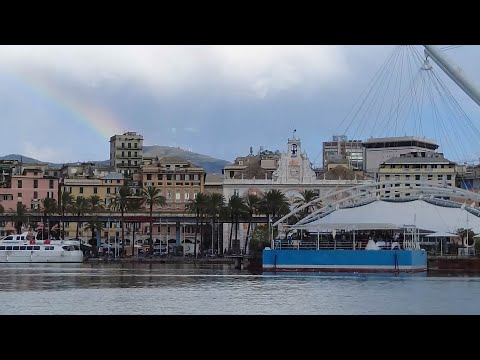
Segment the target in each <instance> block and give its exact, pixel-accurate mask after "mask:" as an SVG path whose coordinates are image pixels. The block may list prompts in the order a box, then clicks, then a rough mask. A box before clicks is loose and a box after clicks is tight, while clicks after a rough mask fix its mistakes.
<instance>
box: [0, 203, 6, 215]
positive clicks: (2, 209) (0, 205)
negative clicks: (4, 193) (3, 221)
mask: <svg viewBox="0 0 480 360" xmlns="http://www.w3.org/2000/svg"><path fill="white" fill-rule="evenodd" d="M4 211H5V209H4V208H3V205H2V204H0V214H3V213H4Z"/></svg>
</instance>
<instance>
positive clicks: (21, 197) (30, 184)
mask: <svg viewBox="0 0 480 360" xmlns="http://www.w3.org/2000/svg"><path fill="white" fill-rule="evenodd" d="M9 185H10V186H9V187H5V188H0V203H1V204H2V206H3V208H4V209H5V212H10V211H11V210H10V209H13V211H15V210H16V208H17V202H21V203H22V204H23V205H25V206H26V207H27V209H29V210H34V209H41V205H42V203H41V200H42V199H45V198H47V197H49V198H53V199H55V200H57V201H58V179H56V178H54V177H50V176H44V173H43V171H42V170H41V169H25V170H24V171H23V173H22V175H12V178H11V181H10V184H9Z"/></svg>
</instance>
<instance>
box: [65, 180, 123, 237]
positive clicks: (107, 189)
mask: <svg viewBox="0 0 480 360" xmlns="http://www.w3.org/2000/svg"><path fill="white" fill-rule="evenodd" d="M123 184H124V178H123V175H122V174H119V173H116V172H111V173H109V174H108V175H106V176H104V177H101V178H97V179H89V178H82V177H77V178H64V179H60V194H61V193H62V192H63V191H66V192H69V193H70V194H72V196H73V199H74V200H75V199H76V198H77V196H83V197H84V198H89V197H90V196H92V195H97V196H98V197H100V199H101V200H102V203H103V206H104V207H105V209H108V206H109V205H110V203H111V202H112V198H114V197H115V194H116V192H117V191H118V189H119V188H120V187H121V186H123ZM88 220H89V217H88V216H87V217H84V218H83V221H84V222H83V223H81V224H80V227H79V237H81V238H84V239H88V238H89V237H90V236H91V233H89V232H88V231H86V228H85V226H86V224H87V221H88ZM116 226H117V225H116V224H115V223H114V222H112V223H110V224H104V229H103V230H102V235H103V237H107V236H108V237H112V236H115V232H116V231H118V229H116ZM76 230H77V223H76V222H66V223H65V236H66V237H67V238H68V237H74V236H75V234H76Z"/></svg>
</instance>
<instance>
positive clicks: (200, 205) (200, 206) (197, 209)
mask: <svg viewBox="0 0 480 360" xmlns="http://www.w3.org/2000/svg"><path fill="white" fill-rule="evenodd" d="M207 199H208V198H207V196H206V195H204V194H202V193H197V194H196V197H195V199H194V200H190V202H189V203H188V205H187V208H188V210H189V211H190V212H191V213H194V214H195V218H196V226H195V243H194V245H193V253H194V256H195V258H196V257H197V235H198V220H199V219H200V248H202V247H203V231H202V230H203V214H204V213H205V211H206V206H207ZM202 250H203V249H202Z"/></svg>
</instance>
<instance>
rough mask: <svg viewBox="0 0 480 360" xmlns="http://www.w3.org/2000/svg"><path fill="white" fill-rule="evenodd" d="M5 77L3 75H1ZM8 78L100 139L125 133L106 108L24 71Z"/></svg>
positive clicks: (118, 121) (121, 125)
mask: <svg viewBox="0 0 480 360" xmlns="http://www.w3.org/2000/svg"><path fill="white" fill-rule="evenodd" d="M3 74H4V75H6V74H5V73H3ZM8 75H9V77H10V78H11V79H13V80H15V81H16V82H18V83H20V84H21V85H22V86H27V87H28V88H29V90H30V91H32V92H33V93H34V94H35V95H37V96H39V97H41V98H43V99H44V100H47V101H49V102H51V103H52V104H54V105H55V106H56V107H57V108H59V109H61V110H62V111H64V112H65V113H67V114H69V115H70V116H71V117H72V118H73V119H76V120H77V121H78V122H79V123H81V124H83V125H85V126H87V127H88V128H90V129H91V130H93V131H94V132H95V133H97V134H99V135H100V136H101V137H104V138H107V139H109V138H110V137H111V136H112V135H115V134H122V133H124V132H125V131H127V130H125V126H124V125H123V123H124V122H123V121H121V119H119V117H118V116H117V115H115V114H114V113H113V112H111V111H109V110H108V109H106V108H103V107H100V106H98V105H96V104H94V103H93V102H88V103H87V102H82V101H81V100H80V99H79V98H75V97H73V96H69V95H68V94H67V93H66V92H62V91H60V90H59V89H58V88H56V87H54V86H53V85H52V84H51V83H50V82H48V81H47V80H46V79H45V78H43V77H42V76H40V75H39V74H33V72H28V73H27V72H25V71H22V72H20V71H15V72H12V71H10V72H9V73H8Z"/></svg>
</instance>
